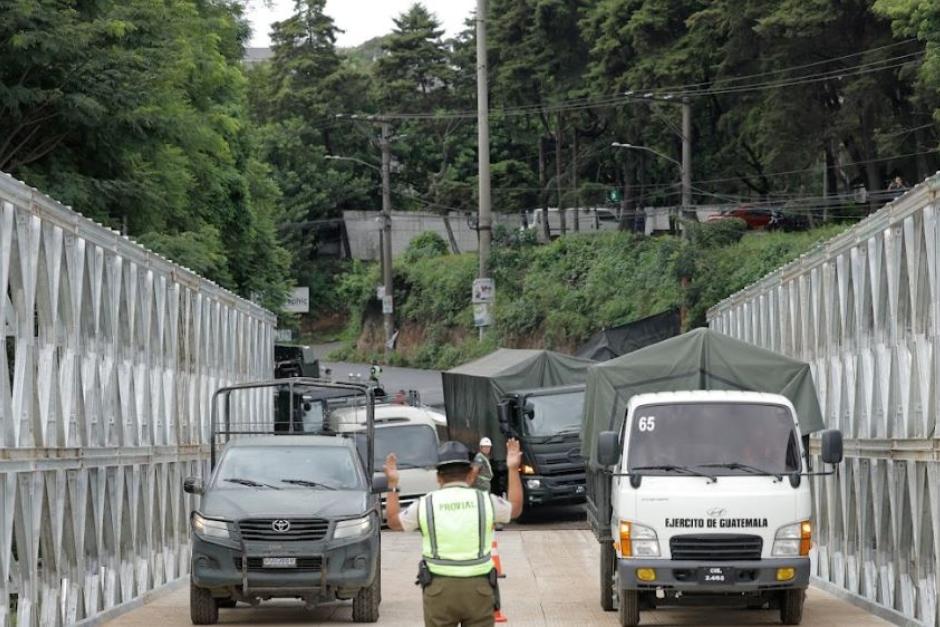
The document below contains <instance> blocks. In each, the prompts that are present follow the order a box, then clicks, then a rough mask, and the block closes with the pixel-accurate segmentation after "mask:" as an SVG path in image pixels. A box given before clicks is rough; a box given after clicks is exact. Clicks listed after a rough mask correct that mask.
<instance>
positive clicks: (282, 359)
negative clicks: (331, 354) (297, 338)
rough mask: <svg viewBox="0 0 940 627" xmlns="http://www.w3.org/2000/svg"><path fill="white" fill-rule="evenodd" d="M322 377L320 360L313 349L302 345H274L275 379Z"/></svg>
mask: <svg viewBox="0 0 940 627" xmlns="http://www.w3.org/2000/svg"><path fill="white" fill-rule="evenodd" d="M289 377H310V378H313V379H318V378H319V377H320V360H319V359H317V356H316V354H315V353H314V352H313V349H312V348H311V347H309V346H303V345H301V344H286V343H277V344H275V345H274V378H275V379H287V378H289Z"/></svg>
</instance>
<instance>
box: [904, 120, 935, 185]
mask: <svg viewBox="0 0 940 627" xmlns="http://www.w3.org/2000/svg"><path fill="white" fill-rule="evenodd" d="M914 146H915V148H916V150H915V152H916V153H917V174H916V176H915V178H914V180H913V181H908V180H905V181H904V182H905V183H907V184H908V185H909V186H910V185H917V184H918V183H920V182H921V181H923V180H924V179H925V178H927V177H928V176H930V174H931V172H930V166H929V165H928V164H927V154H926V151H927V150H932V149H933V146H932V145H931V144H930V142H928V141H927V139H926V138H925V137H924V129H922V128H919V129H917V130H916V131H914Z"/></svg>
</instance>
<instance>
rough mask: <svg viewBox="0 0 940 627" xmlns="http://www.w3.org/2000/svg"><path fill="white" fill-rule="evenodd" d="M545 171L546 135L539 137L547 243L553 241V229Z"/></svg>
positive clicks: (540, 172) (543, 224)
mask: <svg viewBox="0 0 940 627" xmlns="http://www.w3.org/2000/svg"><path fill="white" fill-rule="evenodd" d="M546 179H547V175H546V172H545V136H544V135H542V136H540V137H539V196H541V198H540V200H541V201H542V236H543V237H544V238H545V243H546V244H547V243H548V242H550V241H552V231H551V227H550V226H549V224H548V182H547V181H546Z"/></svg>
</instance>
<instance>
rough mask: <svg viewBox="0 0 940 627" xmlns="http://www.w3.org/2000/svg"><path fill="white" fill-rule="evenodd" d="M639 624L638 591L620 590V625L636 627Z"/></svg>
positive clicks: (622, 626)
mask: <svg viewBox="0 0 940 627" xmlns="http://www.w3.org/2000/svg"><path fill="white" fill-rule="evenodd" d="M639 624H640V593H639V592H637V591H636V590H621V591H620V626H621V627H636V626H637V625H639Z"/></svg>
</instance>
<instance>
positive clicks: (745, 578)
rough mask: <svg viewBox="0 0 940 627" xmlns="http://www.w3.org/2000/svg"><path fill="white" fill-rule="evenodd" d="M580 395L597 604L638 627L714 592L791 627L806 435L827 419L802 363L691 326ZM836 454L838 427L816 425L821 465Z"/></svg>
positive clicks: (809, 536)
mask: <svg viewBox="0 0 940 627" xmlns="http://www.w3.org/2000/svg"><path fill="white" fill-rule="evenodd" d="M741 390H755V391H748V392H743V391H741ZM587 398H588V399H589V401H588V402H587V404H586V406H585V423H584V437H585V451H584V453H585V456H586V457H587V458H588V460H589V462H588V502H587V511H588V519H589V521H590V523H591V527H592V529H593V530H594V533H595V536H596V537H597V540H598V542H599V548H600V580H601V590H600V599H601V606H602V607H603V608H604V609H605V610H612V609H614V608H615V606H617V605H619V613H620V624H621V625H624V626H633V625H637V624H638V623H639V621H640V611H641V610H652V609H655V608H656V607H658V606H662V605H672V604H678V603H682V604H703V605H705V604H709V603H712V602H714V601H715V599H716V598H719V597H721V598H722V601H723V602H724V603H727V602H735V601H737V602H740V603H741V604H742V605H743V604H747V605H748V606H749V607H754V608H760V607H765V606H768V605H769V606H771V607H774V608H778V609H779V611H780V619H781V621H782V622H783V623H784V624H790V625H795V624H799V623H800V621H801V620H802V616H803V602H804V598H805V590H806V588H807V586H808V585H809V574H810V552H811V550H812V547H813V529H814V524H813V520H812V494H811V490H810V482H809V479H808V478H807V477H808V476H810V475H811V474H814V473H813V472H812V471H813V459H812V457H811V456H810V454H809V434H811V433H814V432H818V431H820V430H821V429H822V427H823V422H822V416H821V413H820V410H819V403H818V400H817V398H816V390H815V387H814V386H813V381H812V376H811V373H810V369H809V365H808V364H805V363H802V362H799V361H795V360H792V359H789V358H787V357H784V356H782V355H778V354H776V353H772V352H770V351H766V350H763V349H760V348H757V347H755V346H752V345H750V344H746V343H744V342H740V341H737V340H734V339H731V338H729V337H727V336H723V335H720V334H718V333H715V332H713V331H710V330H707V329H698V330H696V331H692V332H690V333H686V334H685V335H682V336H679V337H676V338H672V339H669V340H665V341H663V342H660V343H658V344H654V345H652V346H649V347H647V348H644V349H640V350H638V351H636V352H634V353H629V354H627V355H624V356H623V357H620V358H617V359H613V360H611V361H608V362H605V363H603V364H599V365H598V366H596V367H595V368H593V369H592V370H591V373H590V375H589V378H588V383H587ZM841 460H842V435H841V433H840V432H838V431H825V432H823V433H822V442H821V461H822V462H823V463H826V464H836V463H839V462H840V461H841ZM817 474H818V473H817Z"/></svg>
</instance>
